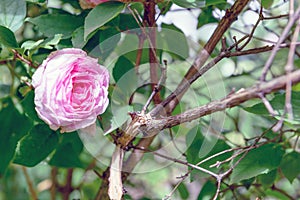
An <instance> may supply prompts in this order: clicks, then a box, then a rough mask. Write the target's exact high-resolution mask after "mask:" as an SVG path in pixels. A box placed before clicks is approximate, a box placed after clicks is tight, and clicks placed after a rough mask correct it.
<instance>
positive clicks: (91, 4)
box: [79, 0, 110, 9]
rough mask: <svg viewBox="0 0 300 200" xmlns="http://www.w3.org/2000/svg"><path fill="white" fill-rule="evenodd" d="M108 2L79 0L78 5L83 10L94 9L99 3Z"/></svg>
mask: <svg viewBox="0 0 300 200" xmlns="http://www.w3.org/2000/svg"><path fill="white" fill-rule="evenodd" d="M108 1H110V0H79V4H80V6H81V8H83V9H89V8H94V7H96V6H97V5H99V4H100V3H104V2H108Z"/></svg>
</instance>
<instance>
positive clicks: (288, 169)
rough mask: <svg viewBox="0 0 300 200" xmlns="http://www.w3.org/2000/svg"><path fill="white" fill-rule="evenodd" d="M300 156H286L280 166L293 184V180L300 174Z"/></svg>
mask: <svg viewBox="0 0 300 200" xmlns="http://www.w3.org/2000/svg"><path fill="white" fill-rule="evenodd" d="M299 166H300V154H299V153H298V152H295V151H293V152H291V153H288V154H286V155H285V156H284V157H283V159H282V162H281V164H280V168H281V170H282V173H283V174H284V175H285V177H286V178H287V179H288V180H289V181H290V182H291V183H292V182H293V180H294V179H295V178H296V177H297V176H298V175H299V174H300V167H299Z"/></svg>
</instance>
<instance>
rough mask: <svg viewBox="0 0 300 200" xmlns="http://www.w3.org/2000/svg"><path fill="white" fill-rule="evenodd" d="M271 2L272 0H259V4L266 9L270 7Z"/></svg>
mask: <svg viewBox="0 0 300 200" xmlns="http://www.w3.org/2000/svg"><path fill="white" fill-rule="evenodd" d="M272 4H273V0H261V5H262V6H263V7H264V8H266V9H268V8H270V7H271V5H272Z"/></svg>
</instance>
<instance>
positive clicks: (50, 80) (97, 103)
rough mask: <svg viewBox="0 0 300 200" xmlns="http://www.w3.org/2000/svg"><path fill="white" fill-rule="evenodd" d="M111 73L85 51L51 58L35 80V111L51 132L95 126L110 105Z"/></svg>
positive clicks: (67, 51) (55, 54) (60, 53)
mask: <svg viewBox="0 0 300 200" xmlns="http://www.w3.org/2000/svg"><path fill="white" fill-rule="evenodd" d="M108 84H109V73H108V71H107V69H106V68H105V67H103V66H101V65H99V64H98V60H97V59H94V58H91V57H89V56H87V54H86V52H84V51H83V50H81V49H75V48H67V49H63V50H58V51H56V52H53V53H52V54H50V55H49V57H48V58H47V59H46V60H44V62H43V63H42V65H41V66H40V67H39V68H38V69H37V70H36V71H35V73H34V74H33V77H32V85H33V87H34V88H35V97H34V103H35V106H36V107H35V109H36V111H37V113H38V115H39V117H40V118H41V119H42V120H43V121H45V122H46V123H47V124H48V125H49V126H50V128H51V129H53V130H57V129H58V128H61V132H72V131H74V130H77V129H82V128H86V127H88V126H90V125H92V124H94V123H95V121H96V118H97V115H99V114H102V113H103V112H104V111H105V110H106V108H107V106H108V103H109V100H108V91H107V89H108Z"/></svg>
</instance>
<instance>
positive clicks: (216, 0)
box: [205, 0, 226, 6]
mask: <svg viewBox="0 0 300 200" xmlns="http://www.w3.org/2000/svg"><path fill="white" fill-rule="evenodd" d="M221 3H226V0H206V2H205V6H214V5H217V4H221Z"/></svg>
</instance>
